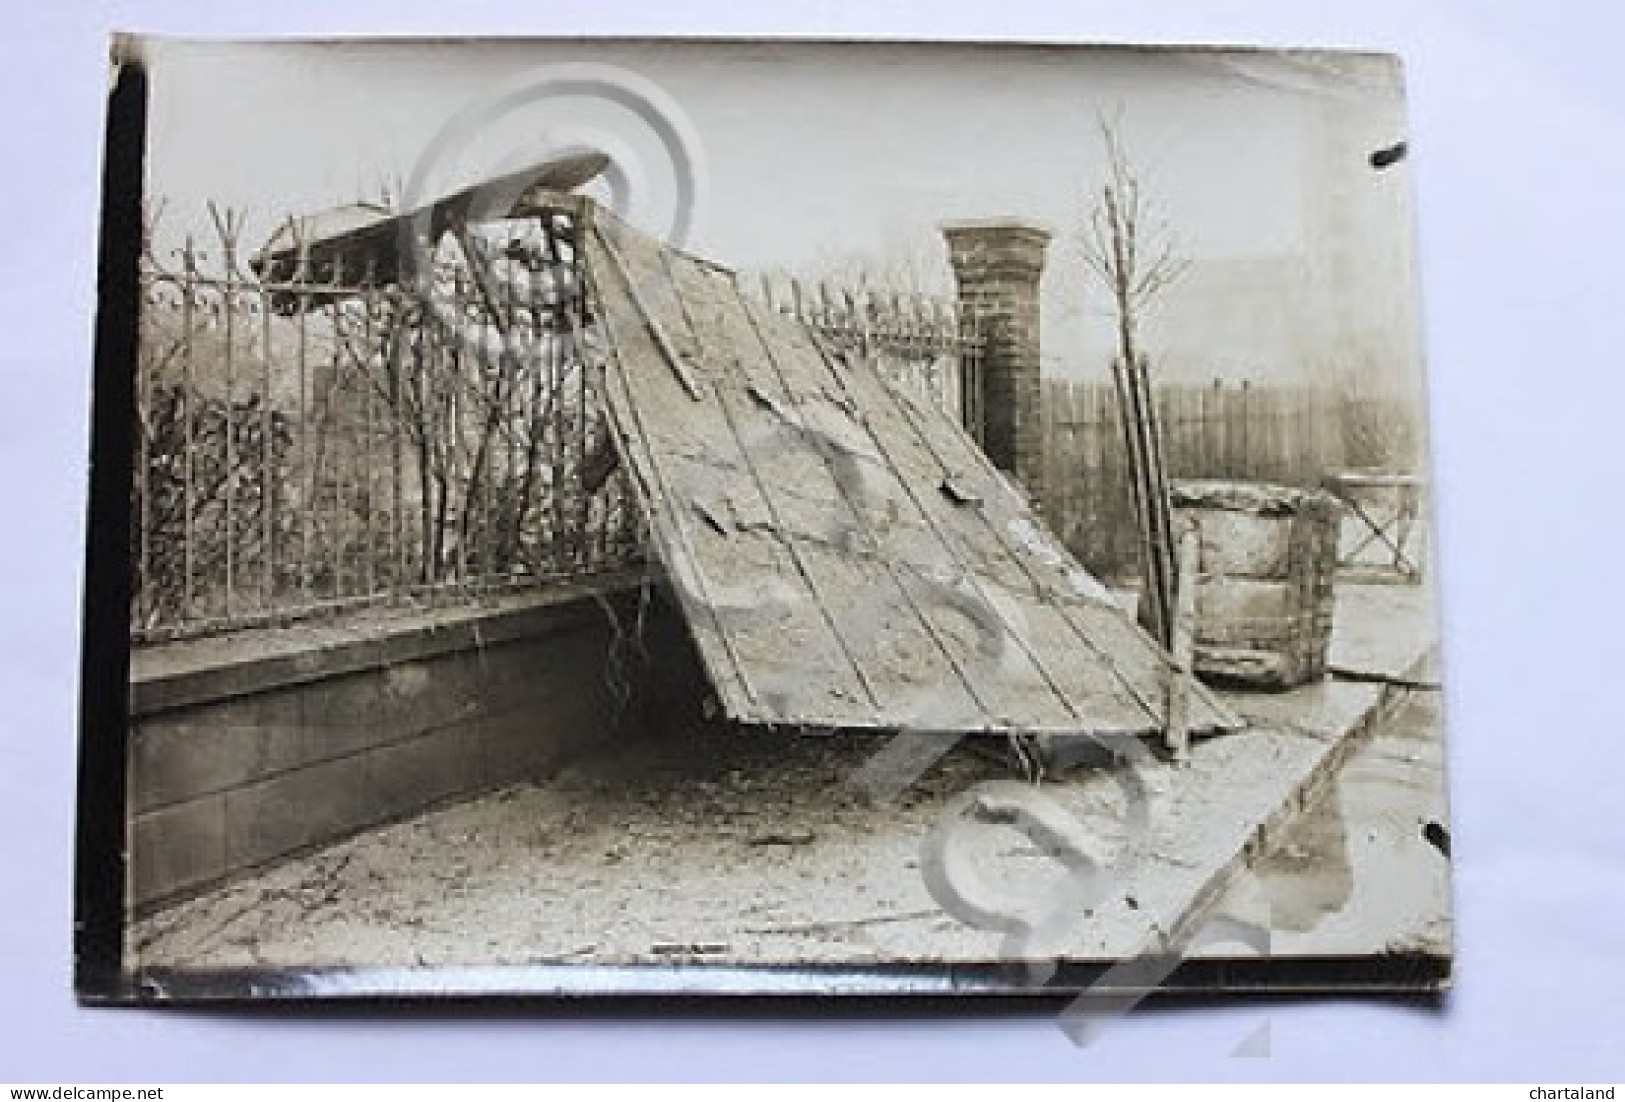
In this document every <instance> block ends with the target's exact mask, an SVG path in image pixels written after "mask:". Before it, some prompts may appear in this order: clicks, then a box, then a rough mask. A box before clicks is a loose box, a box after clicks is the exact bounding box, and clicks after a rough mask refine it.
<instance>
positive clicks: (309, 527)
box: [132, 207, 641, 641]
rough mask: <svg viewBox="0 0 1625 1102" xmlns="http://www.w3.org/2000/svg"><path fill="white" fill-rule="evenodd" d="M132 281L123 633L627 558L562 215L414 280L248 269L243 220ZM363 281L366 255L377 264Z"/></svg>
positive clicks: (173, 632)
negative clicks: (131, 467)
mask: <svg viewBox="0 0 1625 1102" xmlns="http://www.w3.org/2000/svg"><path fill="white" fill-rule="evenodd" d="M210 216H211V220H212V227H211V230H212V232H211V234H210V240H209V241H208V244H207V247H200V246H199V244H198V243H197V241H196V240H195V239H194V238H193V237H188V238H186V239H185V240H184V241H183V243H182V244H181V245H180V246H179V247H177V248H174V249H167V250H159V249H157V248H156V247H155V246H154V244H153V241H154V231H155V227H154V226H153V225H151V224H150V223H149V227H148V236H147V248H146V249H145V251H144V258H143V264H142V271H141V285H142V302H143V306H142V314H141V330H142V331H141V352H140V357H139V364H138V379H137V388H136V389H137V411H136V412H137V419H138V431H137V434H136V438H137V455H136V456H135V471H134V474H135V477H134V486H133V492H134V498H135V500H134V503H133V527H134V531H133V533H132V550H133V553H134V558H135V564H136V569H135V571H134V575H135V589H134V595H133V597H134V608H133V610H132V615H133V619H132V628H133V635H134V637H135V639H137V640H138V641H143V640H151V639H157V638H164V637H173V636H177V635H192V634H199V633H204V632H208V631H211V630H218V629H222V628H230V627H238V626H246V625H250V624H256V623H264V622H267V621H281V620H287V619H292V618H296V617H301V616H306V615H309V614H312V613H315V612H320V611H323V610H332V609H338V608H345V607H351V606H355V605H360V604H369V603H374V602H382V601H395V602H401V601H423V602H428V601H433V600H436V599H440V598H441V597H443V596H444V595H447V594H451V595H457V596H462V597H467V596H468V595H469V594H471V593H477V592H483V591H488V590H490V589H492V588H496V587H508V586H518V585H530V584H537V583H542V582H546V581H549V580H553V579H558V578H562V577H566V576H569V577H581V576H583V575H590V574H595V573H602V572H609V571H613V570H617V569H621V568H624V567H626V566H628V565H630V564H632V563H633V562H635V561H636V559H637V558H638V556H639V555H640V554H641V551H640V547H641V537H640V534H639V530H638V524H639V520H638V515H637V511H636V508H635V506H634V504H633V502H632V499H631V496H630V494H629V491H628V488H627V487H626V485H625V484H624V481H623V479H622V477H621V476H620V474H619V472H618V471H615V470H613V469H612V468H611V467H610V466H609V465H606V464H605V463H604V462H603V460H604V457H605V455H606V454H608V453H609V449H610V444H609V440H608V431H607V428H606V426H605V424H604V422H603V419H602V416H601V413H600V409H601V407H600V404H599V398H598V394H597V393H596V388H595V385H594V383H593V373H592V372H591V371H590V370H588V369H587V364H589V363H590V362H592V355H591V342H592V339H593V338H592V334H591V332H590V330H591V326H590V325H589V324H588V322H589V319H588V317H587V312H588V311H587V306H586V304H585V303H584V301H583V299H582V296H581V295H580V294H579V293H578V292H577V290H576V289H577V287H579V282H578V281H577V280H576V279H575V274H574V265H575V256H574V251H573V244H572V238H571V227H570V226H569V224H568V219H567V218H564V216H562V215H561V216H559V218H558V219H555V220H553V221H547V220H529V221H528V222H527V223H526V224H525V225H522V226H521V225H517V224H516V225H499V226H496V227H494V228H492V229H489V230H487V231H484V232H482V233H481V234H473V233H465V234H462V235H460V236H458V237H457V238H456V239H453V238H451V237H450V236H448V237H447V238H445V239H444V240H442V241H441V242H440V243H439V244H438V246H436V247H435V248H433V249H432V250H430V252H429V253H428V254H427V255H426V256H425V257H424V260H425V263H424V264H422V266H421V271H420V272H419V274H418V276H417V278H416V279H414V280H412V281H410V282H411V284H412V285H411V286H402V285H401V282H400V281H399V280H396V281H383V280H380V279H378V278H376V272H375V271H372V270H355V269H354V268H353V267H352V270H349V271H346V270H344V268H343V265H342V264H333V265H328V266H326V267H325V268H323V267H321V266H318V267H317V268H315V269H313V268H312V266H311V265H310V264H309V262H308V256H309V253H308V250H306V249H305V248H304V247H303V245H302V243H301V242H300V240H299V239H300V237H301V235H302V233H303V232H304V231H303V230H302V229H301V227H300V225H299V224H298V223H296V222H289V223H288V224H287V226H286V227H285V229H284V232H283V236H284V237H285V239H286V240H285V243H287V242H288V241H291V243H292V245H293V248H294V252H295V255H297V256H299V257H300V258H301V261H300V262H299V263H297V264H295V265H294V266H293V270H292V271H276V270H274V268H265V267H263V266H262V267H261V268H260V271H259V272H256V271H254V270H253V265H251V264H246V263H245V260H247V258H246V257H245V256H244V255H243V251H242V248H241V238H242V236H243V220H242V219H241V218H240V217H239V216H236V215H233V214H229V213H223V212H221V211H219V210H216V209H214V208H212V207H211V208H210ZM369 268H370V265H369Z"/></svg>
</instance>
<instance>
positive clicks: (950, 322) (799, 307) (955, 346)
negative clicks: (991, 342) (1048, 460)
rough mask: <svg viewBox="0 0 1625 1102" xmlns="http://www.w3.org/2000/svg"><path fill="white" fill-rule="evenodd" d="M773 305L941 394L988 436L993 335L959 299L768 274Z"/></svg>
mask: <svg viewBox="0 0 1625 1102" xmlns="http://www.w3.org/2000/svg"><path fill="white" fill-rule="evenodd" d="M761 295H762V298H763V299H764V300H765V301H766V302H767V304H768V305H769V306H770V307H772V308H774V309H776V310H780V311H783V312H784V313H788V314H791V315H793V316H794V317H796V318H799V319H800V320H801V321H802V323H803V324H805V325H806V326H807V327H808V328H809V329H811V330H812V332H813V333H814V334H815V335H816V336H818V337H819V338H820V339H822V340H824V341H826V342H828V343H829V344H831V345H832V346H834V347H836V348H838V349H843V350H846V351H849V352H855V353H857V354H859V355H862V356H865V357H868V358H870V359H872V360H873V362H874V363H875V365H876V366H877V367H878V368H879V369H880V371H881V372H882V373H883V374H884V375H886V376H887V377H888V378H889V379H891V380H892V381H893V382H894V383H897V384H898V385H901V386H907V387H911V388H913V389H914V390H916V391H917V392H919V393H921V394H923V395H925V396H926V397H928V398H931V399H932V400H934V401H936V402H937V403H938V404H939V405H941V406H942V408H944V409H945V410H947V411H948V412H949V413H950V414H952V415H953V416H955V417H957V418H958V419H959V422H960V424H962V425H963V426H965V429H966V430H967V431H968V432H970V434H971V435H972V436H973V437H974V438H975V439H976V441H977V442H978V443H980V442H981V441H982V426H983V422H984V417H983V409H982V364H983V355H984V350H985V348H986V341H985V339H984V337H983V336H982V334H981V333H980V332H978V330H977V328H976V325H975V323H974V320H973V319H972V318H970V317H969V316H968V315H961V313H960V312H959V310H958V308H957V306H956V304H955V303H953V302H949V301H945V300H941V299H935V298H930V297H927V296H924V295H917V294H904V293H900V292H891V291H880V290H875V289H872V288H859V289H856V290H851V289H837V288H834V287H831V286H830V285H828V284H824V283H819V284H813V285H810V286H809V285H806V284H803V283H802V282H801V281H799V280H795V279H790V280H783V281H779V282H775V281H773V280H772V279H769V278H766V277H764V278H763V279H762V280H761Z"/></svg>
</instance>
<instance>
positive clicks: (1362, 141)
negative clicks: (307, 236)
mask: <svg viewBox="0 0 1625 1102" xmlns="http://www.w3.org/2000/svg"><path fill="white" fill-rule="evenodd" d="M141 49H142V52H143V55H144V56H145V57H146V58H147V59H148V60H149V61H150V63H151V65H152V71H153V83H152V89H153V101H152V111H151V114H150V121H149V160H148V194H149V197H151V198H157V199H162V200H163V201H164V202H165V214H164V221H163V224H162V226H161V231H160V239H161V240H163V241H164V242H166V243H167V244H169V245H173V244H174V243H175V240H176V238H177V236H178V235H180V234H181V233H182V232H183V231H184V230H186V229H193V230H195V231H197V232H199V233H200V234H203V235H204V236H206V234H205V233H204V230H205V229H206V227H207V225H208V222H207V216H206V213H205V206H206V203H207V202H209V201H211V200H212V201H214V202H217V203H220V204H223V205H225V206H229V207H233V208H238V209H242V210H244V211H245V212H246V213H247V214H248V216H249V222H248V230H247V236H248V237H249V239H250V240H251V241H252V242H253V243H255V244H257V242H258V240H260V239H261V238H263V237H264V236H265V235H267V234H269V232H270V230H271V228H272V227H273V226H274V225H275V224H276V223H277V222H279V221H280V220H282V219H283V218H286V217H287V216H288V215H290V214H300V213H308V212H310V211H313V210H318V209H321V208H324V207H327V206H330V205H334V204H338V203H345V202H352V201H355V200H357V199H360V198H372V199H376V198H378V197H379V196H380V195H381V194H383V193H385V192H386V191H387V192H388V193H389V194H390V195H391V196H393V197H395V198H399V197H400V195H401V194H402V193H403V192H406V193H408V194H409V195H410V196H413V197H432V196H434V195H438V194H443V193H445V192H446V191H450V190H453V189H454V188H455V187H457V186H460V185H462V184H465V183H470V182H474V181H477V180H479V179H482V178H485V177H488V176H489V175H491V174H492V173H494V172H498V171H501V170H503V169H506V168H512V167H514V166H515V165H518V164H524V163H530V162H533V161H535V160H538V159H540V158H541V157H542V156H545V155H546V154H547V153H548V152H549V151H550V150H553V149H557V148H561V147H568V146H571V145H580V144H588V145H596V146H598V147H600V148H603V149H604V150H605V151H606V152H608V153H610V154H611V156H612V157H613V158H614V160H615V162H616V164H617V166H618V169H619V171H620V173H621V177H622V179H621V183H622V186H621V187H620V189H619V191H620V199H622V200H624V202H622V204H621V205H622V206H623V208H625V210H626V213H628V214H629V215H630V217H631V218H632V220H633V221H634V222H637V223H639V224H641V225H643V226H644V227H645V228H646V229H649V230H650V231H651V232H657V233H666V232H668V231H669V230H670V229H671V227H672V224H673V214H674V209H675V208H676V206H677V205H678V199H677V196H678V195H679V193H681V192H683V191H684V190H685V189H684V187H683V184H682V182H683V181H694V182H695V187H694V189H693V194H694V196H695V199H694V201H693V203H692V204H686V203H685V204H683V205H684V206H685V207H691V209H692V219H693V221H692V232H691V233H689V234H688V235H687V238H686V242H685V244H686V246H687V247H688V248H690V249H691V250H693V251H696V252H699V253H701V254H703V255H706V256H708V257H711V258H712V259H715V260H717V261H719V262H721V263H723V264H726V265H728V266H730V267H734V268H737V269H740V270H744V271H762V270H772V271H783V272H791V273H797V274H800V275H803V276H811V277H817V276H820V275H836V276H839V277H842V278H843V279H846V280H848V281H849V280H850V279H851V278H852V277H853V275H854V273H856V272H859V271H864V272H868V273H870V274H871V275H872V276H873V277H874V278H875V279H877V280H879V281H881V282H891V283H902V284H905V285H907V286H909V287H911V288H915V289H919V290H924V291H928V292H939V293H941V292H947V291H949V290H951V287H952V280H951V275H950V272H949V269H948V266H947V262H946V254H945V250H944V249H943V246H942V242H941V236H940V226H941V225H942V223H944V222H946V221H951V220H959V219H970V218H984V217H997V218H1005V217H1010V218H1019V219H1023V220H1026V221H1030V222H1034V223H1036V224H1038V225H1041V226H1043V227H1045V228H1047V229H1049V230H1050V231H1051V232H1052V233H1053V234H1054V238H1053V240H1052V243H1051V247H1050V254H1049V259H1048V263H1047V266H1046V270H1045V275H1044V279H1043V284H1042V294H1043V318H1044V321H1043V342H1044V368H1045V372H1046V374H1048V375H1050V376H1053V377H1060V378H1104V377H1105V376H1106V372H1107V370H1108V364H1109V361H1110V356H1111V340H1110V316H1109V312H1108V309H1107V301H1106V299H1105V296H1104V294H1103V292H1102V291H1101V289H1100V288H1099V287H1098V286H1096V285H1094V284H1092V283H1091V281H1090V278H1089V276H1088V275H1087V273H1086V270H1085V268H1084V265H1083V262H1082V257H1081V253H1080V252H1079V249H1078V236H1079V231H1080V228H1081V225H1082V223H1083V219H1084V217H1085V211H1086V209H1087V203H1088V199H1089V196H1090V195H1091V189H1092V188H1093V187H1095V186H1096V185H1097V184H1098V181H1099V179H1100V176H1101V173H1102V171H1103V167H1104V162H1103V155H1102V151H1101V146H1100V142H1099V138H1098V126H1097V120H1098V119H1099V117H1100V116H1101V115H1102V114H1103V113H1105V114H1113V115H1120V118H1121V123H1120V126H1121V132H1122V134H1123V136H1124V138H1125V141H1126V144H1127V147H1128V150H1129V154H1130V157H1131V159H1132V161H1133V164H1134V166H1135V169H1136V172H1137V174H1138V175H1139V177H1140V178H1141V180H1142V181H1143V185H1144V187H1145V189H1146V193H1147V194H1148V195H1149V196H1150V197H1151V199H1152V201H1153V203H1154V204H1155V205H1156V207H1157V209H1158V211H1159V212H1160V214H1161V215H1162V216H1163V218H1164V219H1165V220H1166V225H1167V227H1168V232H1169V233H1170V235H1171V236H1172V237H1173V238H1174V239H1175V240H1176V242H1177V245H1178V248H1179V250H1180V252H1181V253H1182V254H1183V255H1184V256H1187V257H1188V258H1189V259H1190V261H1191V264H1190V267H1189V270H1188V272H1187V275H1186V276H1185V277H1184V278H1183V279H1182V280H1181V281H1180V282H1179V283H1178V284H1176V285H1175V287H1174V288H1172V289H1171V290H1170V291H1169V292H1168V293H1167V294H1166V295H1165V296H1164V297H1163V298H1162V299H1161V300H1160V301H1159V304H1158V306H1157V309H1156V312H1155V314H1154V315H1153V317H1152V318H1151V319H1150V321H1149V322H1148V325H1147V330H1146V332H1147V338H1148V339H1147V344H1148V347H1149V348H1150V350H1151V355H1152V357H1153V360H1154V363H1155V364H1156V366H1157V368H1158V369H1159V370H1160V371H1161V372H1162V373H1163V374H1164V375H1165V376H1166V377H1168V378H1171V379H1175V378H1178V379H1191V380H1197V379H1204V378H1211V377H1214V376H1217V375H1223V376H1226V377H1242V378H1245V377H1252V378H1257V379H1262V380H1274V381H1300V380H1304V379H1313V378H1321V377H1325V376H1326V375H1327V373H1328V372H1331V371H1337V372H1340V373H1343V374H1345V375H1354V376H1357V377H1362V378H1368V379H1369V378H1378V377H1381V378H1388V377H1393V378H1398V379H1402V380H1413V379H1414V378H1416V377H1417V376H1418V374H1419V359H1418V352H1417V349H1418V346H1419V338H1418V335H1417V332H1416V329H1417V323H1416V316H1415V299H1416V289H1415V277H1414V268H1415V263H1414V254H1413V248H1412V245H1411V234H1412V223H1411V215H1410V182H1409V180H1408V178H1407V177H1406V173H1405V170H1404V165H1403V163H1402V164H1401V165H1400V166H1399V168H1398V169H1397V170H1392V171H1389V172H1385V173H1376V172H1374V171H1373V170H1372V169H1371V167H1370V165H1369V163H1368V161H1367V158H1368V156H1369V154H1370V152H1371V151H1372V150H1373V149H1375V148H1378V147H1379V146H1386V145H1390V144H1392V143H1393V142H1395V141H1397V140H1399V139H1400V138H1402V137H1403V136H1404V115H1403V103H1402V94H1401V88H1400V83H1401V82H1400V75H1399V72H1398V68H1397V65H1396V64H1395V63H1394V62H1393V61H1392V60H1391V59H1388V58H1385V57H1382V56H1379V55H1371V54H1327V53H1301V52H1295V53H1263V52H1256V53H1247V52H1233V51H1226V52H1219V51H1199V52H1177V51H1176V52H1170V51H1152V50H1136V49H1129V48H1068V47H1061V48H1057V47H1014V46H985V45H953V46H940V45H939V46H931V47H924V46H914V47H911V46H904V45H897V44H885V45H880V44H873V45H861V46H854V45H850V44H847V45H828V44H826V45H807V44H800V45H792V44H783V43H777V44H750V43H733V44H728V45H718V44H705V43H692V44H674V43H671V42H665V43H648V42H635V41H621V42H614V41H598V42H567V41H553V42H543V41H535V40H509V41H503V42H495V43H493V42H490V41H487V42H483V43H474V42H458V41H450V40H447V41H397V42H385V43H374V44H367V45H356V44H341V43H238V44H233V43H209V44H202V43H186V42H179V41H150V40H149V41H148V42H146V43H144V44H143V46H142V47H141ZM584 67H591V68H584ZM583 74H585V76H586V78H587V79H583ZM572 82H573V83H572ZM609 86H613V87H615V88H618V89H620V90H621V91H625V90H627V89H630V90H631V91H632V92H633V93H634V94H635V96H636V97H637V98H638V99H640V100H641V101H642V102H644V103H647V104H652V105H653V107H652V109H640V108H638V107H637V106H636V104H635V103H634V104H633V105H632V106H628V103H629V102H631V101H628V100H626V99H625V98H624V97H623V98H622V99H620V100H616V99H615V98H614V96H612V95H610V94H606V93H605V92H604V91H603V89H604V88H605V87H609ZM651 119H654V120H656V123H655V124H651ZM659 120H668V121H670V120H675V125H674V132H675V133H676V134H677V135H678V136H679V137H680V139H681V141H680V142H678V143H677V146H680V147H683V148H686V149H687V150H688V152H689V154H690V155H691V158H692V163H693V165H694V166H696V167H695V169H694V170H693V171H691V172H686V173H683V172H679V171H678V169H677V168H676V167H675V166H674V161H673V158H672V156H671V155H670V154H669V152H668V151H669V150H670V149H672V148H674V144H673V143H672V142H671V141H663V140H662V137H661V134H660V131H659V128H658V122H659ZM595 187H596V188H597V189H598V192H599V193H600V195H601V197H603V198H610V197H611V195H610V193H609V191H608V189H607V188H606V187H605V186H604V185H603V184H599V185H595Z"/></svg>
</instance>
